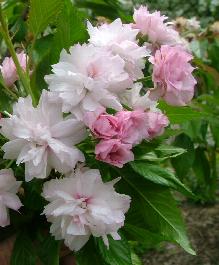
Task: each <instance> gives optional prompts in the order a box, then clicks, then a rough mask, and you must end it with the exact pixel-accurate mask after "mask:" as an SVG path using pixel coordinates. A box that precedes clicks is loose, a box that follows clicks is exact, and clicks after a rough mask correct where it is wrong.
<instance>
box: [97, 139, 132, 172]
mask: <svg viewBox="0 0 219 265" xmlns="http://www.w3.org/2000/svg"><path fill="white" fill-rule="evenodd" d="M131 148H132V145H131V144H124V143H122V142H121V141H120V140H119V139H111V140H102V141H100V142H99V144H97V145H96V148H95V154H96V159H97V160H100V161H103V162H106V163H108V164H111V165H113V166H116V167H119V168H122V167H123V165H124V164H126V163H128V162H129V161H133V160H134V154H133V153H132V152H131Z"/></svg>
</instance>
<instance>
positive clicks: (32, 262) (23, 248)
mask: <svg viewBox="0 0 219 265" xmlns="http://www.w3.org/2000/svg"><path fill="white" fill-rule="evenodd" d="M36 260H37V255H36V252H35V249H34V246H33V244H32V241H31V239H30V238H29V236H28V234H27V233H26V232H25V231H21V232H20V233H18V235H17V238H16V241H15V244H14V248H13V252H12V256H11V263H10V264H11V265H21V264H22V265H36Z"/></svg>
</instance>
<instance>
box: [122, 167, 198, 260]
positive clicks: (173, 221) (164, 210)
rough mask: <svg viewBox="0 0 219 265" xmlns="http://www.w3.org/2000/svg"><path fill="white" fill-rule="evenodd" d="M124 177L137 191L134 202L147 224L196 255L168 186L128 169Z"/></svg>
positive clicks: (134, 190)
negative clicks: (135, 174) (139, 175)
mask: <svg viewBox="0 0 219 265" xmlns="http://www.w3.org/2000/svg"><path fill="white" fill-rule="evenodd" d="M123 179H124V180H125V181H126V182H127V183H128V184H129V186H130V188H131V190H132V192H135V195H134V202H133V203H135V206H136V207H138V209H139V212H140V213H141V215H142V218H143V219H144V220H143V221H144V222H145V225H147V226H148V227H149V228H150V230H151V231H153V232H155V233H159V234H161V235H162V236H164V238H166V240H168V241H172V242H176V243H178V244H179V245H180V246H181V247H183V248H184V249H185V250H186V251H187V252H188V253H190V254H192V255H195V252H194V250H193V249H192V248H191V246H190V243H189V241H188V238H187V235H186V231H185V226H184V222H183V219H182V216H181V213H180V211H179V209H178V208H177V206H176V202H175V200H174V199H173V197H172V195H171V193H170V191H169V189H168V188H165V187H161V186H160V185H156V184H153V183H150V182H148V181H144V180H142V178H140V177H138V176H134V177H133V175H132V174H131V173H130V172H128V171H127V170H126V173H125V174H123Z"/></svg>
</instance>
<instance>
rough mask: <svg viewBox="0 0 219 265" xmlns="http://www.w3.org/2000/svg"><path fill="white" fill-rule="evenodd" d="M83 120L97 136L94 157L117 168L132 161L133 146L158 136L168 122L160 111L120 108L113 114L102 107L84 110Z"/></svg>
mask: <svg viewBox="0 0 219 265" xmlns="http://www.w3.org/2000/svg"><path fill="white" fill-rule="evenodd" d="M84 122H85V124H86V125H87V126H88V127H89V128H90V130H91V132H92V133H93V135H94V136H95V137H96V138H98V139H100V142H99V143H98V144H97V145H96V148H95V154H96V159H98V160H101V161H104V162H106V163H109V164H111V165H114V166H117V167H123V164H125V163H127V162H129V161H132V160H134V154H133V153H132V152H131V149H132V147H133V146H134V145H137V144H139V143H140V142H141V141H142V140H144V139H147V140H149V139H151V138H153V137H155V136H158V135H160V134H161V133H162V132H163V130H164V128H165V127H166V126H168V123H169V122H168V119H167V117H166V116H165V115H163V114H162V113H160V112H152V111H147V112H145V111H143V110H141V109H138V110H134V111H127V110H126V111H124V110H123V111H119V112H117V113H116V115H115V116H113V115H110V114H107V113H106V111H105V109H104V108H100V109H99V110H98V111H95V112H88V113H86V114H85V117H84Z"/></svg>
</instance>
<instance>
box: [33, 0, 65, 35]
mask: <svg viewBox="0 0 219 265" xmlns="http://www.w3.org/2000/svg"><path fill="white" fill-rule="evenodd" d="M62 8H63V0H46V1H42V0H30V14H29V20H28V23H29V30H30V32H31V33H33V34H34V36H35V38H36V37H37V36H38V35H39V33H41V32H42V31H43V30H45V29H46V27H47V26H48V25H49V24H50V23H52V22H54V21H55V20H56V18H57V17H58V14H59V13H60V11H61V10H62Z"/></svg>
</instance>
